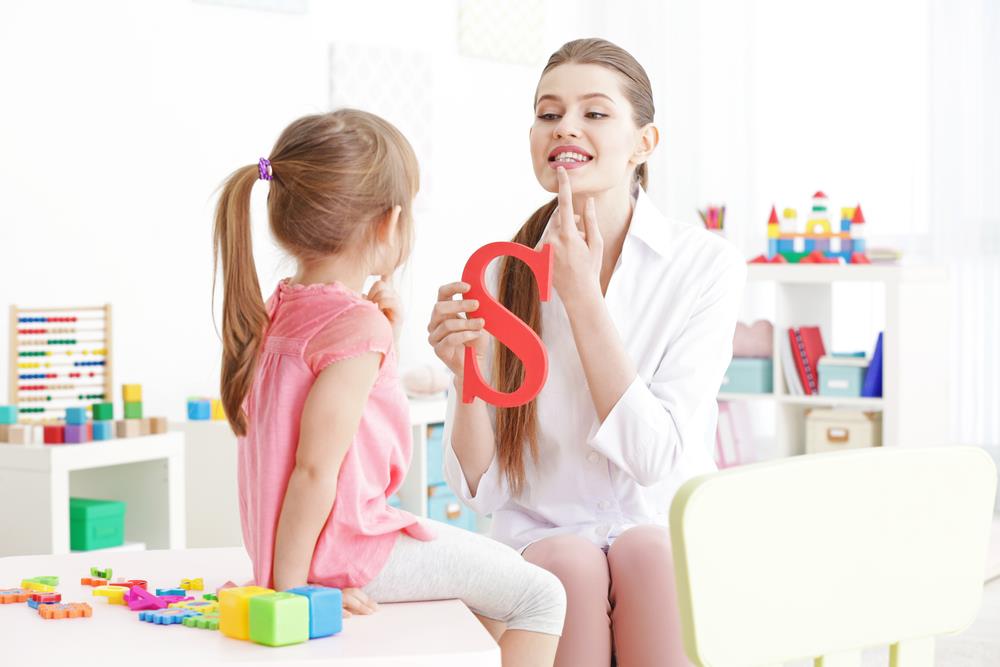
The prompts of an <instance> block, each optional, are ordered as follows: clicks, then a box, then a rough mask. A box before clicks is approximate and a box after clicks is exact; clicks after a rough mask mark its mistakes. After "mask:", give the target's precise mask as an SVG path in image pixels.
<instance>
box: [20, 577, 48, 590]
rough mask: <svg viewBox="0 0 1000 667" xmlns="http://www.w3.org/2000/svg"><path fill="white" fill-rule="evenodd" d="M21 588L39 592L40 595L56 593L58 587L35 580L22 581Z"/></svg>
mask: <svg viewBox="0 0 1000 667" xmlns="http://www.w3.org/2000/svg"><path fill="white" fill-rule="evenodd" d="M21 588H23V589H25V590H28V591H38V592H39V593H54V592H55V590H56V587H55V586H53V585H52V584H46V583H43V582H41V581H34V580H33V579H24V580H22V581H21Z"/></svg>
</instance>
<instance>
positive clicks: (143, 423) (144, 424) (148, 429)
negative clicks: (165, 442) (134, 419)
mask: <svg viewBox="0 0 1000 667" xmlns="http://www.w3.org/2000/svg"><path fill="white" fill-rule="evenodd" d="M139 424H140V427H139V434H140V435H149V434H150V433H152V432H153V427H152V426H151V425H150V423H149V417H143V418H142V419H140V420H139Z"/></svg>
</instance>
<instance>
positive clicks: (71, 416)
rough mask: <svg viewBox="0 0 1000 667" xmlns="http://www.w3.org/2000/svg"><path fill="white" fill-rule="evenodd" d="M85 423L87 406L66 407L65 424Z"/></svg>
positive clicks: (77, 424)
mask: <svg viewBox="0 0 1000 667" xmlns="http://www.w3.org/2000/svg"><path fill="white" fill-rule="evenodd" d="M86 423H87V408H66V425H67V426H69V425H72V426H80V425H81V424H86Z"/></svg>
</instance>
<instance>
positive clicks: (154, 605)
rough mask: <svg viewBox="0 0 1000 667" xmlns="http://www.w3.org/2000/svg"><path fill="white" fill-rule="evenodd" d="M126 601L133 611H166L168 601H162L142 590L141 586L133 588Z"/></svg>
mask: <svg viewBox="0 0 1000 667" xmlns="http://www.w3.org/2000/svg"><path fill="white" fill-rule="evenodd" d="M125 601H126V602H127V603H128V608H129V609H130V610H131V611H146V610H148V609H166V608H167V604H168V603H167V601H166V600H162V599H160V598H158V597H156V596H155V595H153V594H152V593H150V592H149V591H147V590H145V589H143V588H140V587H139V586H133V587H132V589H131V590H130V591H129V592H128V595H126V596H125Z"/></svg>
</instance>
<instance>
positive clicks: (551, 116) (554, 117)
mask: <svg viewBox="0 0 1000 667" xmlns="http://www.w3.org/2000/svg"><path fill="white" fill-rule="evenodd" d="M538 117H539V118H541V119H542V120H558V118H559V114H555V113H540V114H538Z"/></svg>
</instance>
